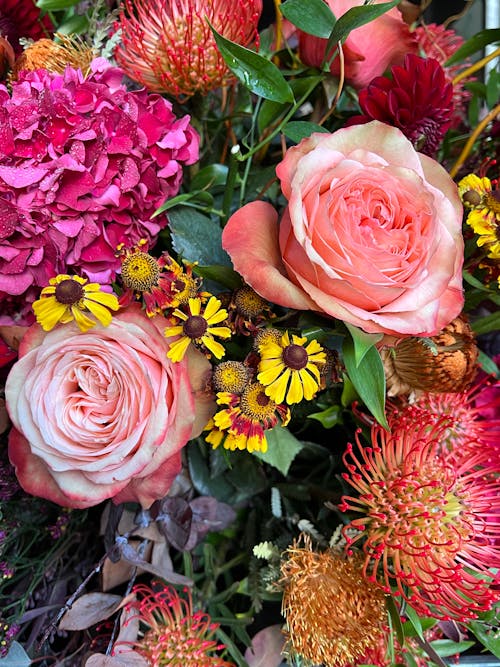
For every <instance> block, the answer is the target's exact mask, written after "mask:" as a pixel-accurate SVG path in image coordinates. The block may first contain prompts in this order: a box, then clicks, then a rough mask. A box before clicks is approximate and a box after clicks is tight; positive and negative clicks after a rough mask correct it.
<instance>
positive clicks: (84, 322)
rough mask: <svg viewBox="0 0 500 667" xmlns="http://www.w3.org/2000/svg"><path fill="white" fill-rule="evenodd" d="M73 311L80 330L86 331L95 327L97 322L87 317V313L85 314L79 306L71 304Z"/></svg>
mask: <svg viewBox="0 0 500 667" xmlns="http://www.w3.org/2000/svg"><path fill="white" fill-rule="evenodd" d="M71 312H72V313H73V317H74V318H75V322H76V323H77V325H78V328H79V329H80V331H83V332H84V333H85V331H88V330H89V329H92V327H95V325H96V322H95V321H94V320H91V319H90V317H87V315H85V313H83V312H82V311H81V310H80V309H79V308H78V307H77V306H71Z"/></svg>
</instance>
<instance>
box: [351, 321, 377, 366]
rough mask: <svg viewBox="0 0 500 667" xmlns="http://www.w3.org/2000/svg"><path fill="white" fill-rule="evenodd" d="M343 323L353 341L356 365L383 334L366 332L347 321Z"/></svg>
mask: <svg viewBox="0 0 500 667" xmlns="http://www.w3.org/2000/svg"><path fill="white" fill-rule="evenodd" d="M345 325H346V327H347V328H348V329H349V333H350V334H351V336H352V339H353V341H354V357H355V361H356V366H359V364H360V363H361V362H362V360H363V357H364V356H365V354H366V353H367V352H368V350H369V349H370V348H371V347H373V346H374V345H375V344H376V343H378V342H379V340H382V338H383V337H384V334H381V333H380V334H370V333H366V331H362V330H361V329H359V328H358V327H355V326H354V325H353V324H347V322H346V323H345Z"/></svg>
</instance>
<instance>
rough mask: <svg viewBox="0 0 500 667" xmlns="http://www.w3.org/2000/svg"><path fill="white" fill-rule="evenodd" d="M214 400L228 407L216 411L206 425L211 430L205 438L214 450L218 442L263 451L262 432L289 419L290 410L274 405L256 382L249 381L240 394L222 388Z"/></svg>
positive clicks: (237, 447)
mask: <svg viewBox="0 0 500 667" xmlns="http://www.w3.org/2000/svg"><path fill="white" fill-rule="evenodd" d="M217 403H218V404H219V405H226V406H227V407H226V408H224V409H222V410H219V412H217V413H216V414H215V415H214V416H213V418H212V419H211V420H210V422H209V423H208V424H207V426H206V427H205V430H209V431H210V433H209V434H208V435H207V436H206V438H205V439H206V441H207V442H208V443H210V444H211V445H212V447H213V448H214V449H216V448H217V447H218V446H219V445H220V444H221V443H223V446H224V448H225V449H230V450H232V451H234V450H236V449H240V450H243V449H246V450H247V451H249V452H266V451H267V440H266V436H265V431H267V430H268V429H270V428H273V427H274V426H276V425H277V424H279V423H281V426H286V425H287V424H288V422H289V421H290V410H289V408H288V407H287V406H286V405H284V404H282V405H277V404H276V403H275V402H274V401H273V400H272V399H270V398H269V396H267V395H266V393H265V388H264V387H263V386H262V385H261V384H259V383H258V382H252V383H250V384H248V385H247V386H246V387H245V389H244V390H243V392H242V393H241V394H235V393H231V392H224V391H221V392H219V393H218V394H217Z"/></svg>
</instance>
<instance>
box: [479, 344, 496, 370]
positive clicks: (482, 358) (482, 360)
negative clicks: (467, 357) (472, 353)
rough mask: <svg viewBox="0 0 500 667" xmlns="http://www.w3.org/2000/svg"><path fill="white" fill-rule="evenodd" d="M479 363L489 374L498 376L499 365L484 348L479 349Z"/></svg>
mask: <svg viewBox="0 0 500 667" xmlns="http://www.w3.org/2000/svg"><path fill="white" fill-rule="evenodd" d="M478 363H479V365H480V366H481V368H482V369H483V371H484V372H485V373H488V375H496V376H497V377H498V374H499V370H498V366H497V365H496V363H495V362H494V361H493V359H490V357H488V355H487V354H485V353H484V352H483V351H482V350H479V355H478Z"/></svg>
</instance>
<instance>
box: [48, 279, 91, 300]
mask: <svg viewBox="0 0 500 667" xmlns="http://www.w3.org/2000/svg"><path fill="white" fill-rule="evenodd" d="M54 295H55V297H56V301H58V302H59V303H62V304H64V305H67V306H69V305H73V304H74V303H78V301H80V299H81V298H82V297H83V295H84V291H83V287H82V286H81V285H80V284H79V283H77V282H76V280H71V279H70V278H68V279H67V280H62V281H61V282H60V283H59V284H58V285H57V286H56V291H55V293H54Z"/></svg>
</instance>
